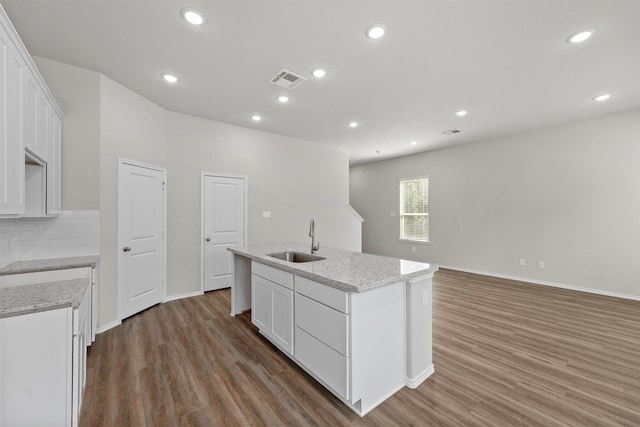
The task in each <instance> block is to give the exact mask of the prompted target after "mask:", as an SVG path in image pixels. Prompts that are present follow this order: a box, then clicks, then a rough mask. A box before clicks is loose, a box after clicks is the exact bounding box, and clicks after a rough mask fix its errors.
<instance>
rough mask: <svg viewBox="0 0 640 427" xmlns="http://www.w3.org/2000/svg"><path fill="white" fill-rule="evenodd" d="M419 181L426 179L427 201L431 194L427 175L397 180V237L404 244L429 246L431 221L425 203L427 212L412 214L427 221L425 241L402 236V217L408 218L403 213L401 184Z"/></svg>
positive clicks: (428, 209)
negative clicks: (424, 217)
mask: <svg viewBox="0 0 640 427" xmlns="http://www.w3.org/2000/svg"><path fill="white" fill-rule="evenodd" d="M419 179H426V180H427V201H428V200H429V195H430V193H431V188H430V187H431V185H430V184H431V179H430V178H429V175H421V176H413V177H408V178H400V179H399V180H398V193H399V197H398V202H399V210H398V217H399V223H398V226H399V229H398V232H399V235H400V237H398V240H399V241H400V242H406V243H418V244H429V243H430V242H431V221H430V219H431V218H430V216H431V215H430V213H431V212H430V211H431V209H430V207H429V204H428V203H427V212H426V213H424V214H412V215H420V216H426V217H427V220H429V223H428V226H427V238H426V239H415V238H410V237H405V236H403V231H404V227H403V224H404V217H405V216H409V215H406V214H405V213H404V192H403V191H402V187H403V184H402V183H403V182H405V181H415V180H419Z"/></svg>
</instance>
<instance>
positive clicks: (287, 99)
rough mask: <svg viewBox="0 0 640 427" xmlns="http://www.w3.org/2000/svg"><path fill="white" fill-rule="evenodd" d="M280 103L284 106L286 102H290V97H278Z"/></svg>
mask: <svg viewBox="0 0 640 427" xmlns="http://www.w3.org/2000/svg"><path fill="white" fill-rule="evenodd" d="M278 101H280V102H282V103H283V104H284V103H285V102H289V97H288V96H285V95H280V96H279V97H278Z"/></svg>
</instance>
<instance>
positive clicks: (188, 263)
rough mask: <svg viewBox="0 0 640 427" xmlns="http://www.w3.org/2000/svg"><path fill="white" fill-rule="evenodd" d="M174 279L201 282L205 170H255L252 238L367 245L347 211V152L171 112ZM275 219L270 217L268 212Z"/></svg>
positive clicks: (178, 283) (193, 286)
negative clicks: (312, 226)
mask: <svg viewBox="0 0 640 427" xmlns="http://www.w3.org/2000/svg"><path fill="white" fill-rule="evenodd" d="M168 132H169V133H168V152H169V171H168V186H169V189H168V206H169V207H168V221H169V236H168V257H169V272H168V283H169V284H170V292H169V293H170V294H183V293H187V292H192V291H196V290H198V289H200V243H201V239H200V180H201V172H202V171H205V172H213V173H226V174H234V175H244V176H247V177H248V206H247V216H248V229H247V232H248V234H247V236H248V241H249V243H250V244H251V243H259V242H266V241H277V240H280V241H282V240H292V241H303V242H306V241H309V242H310V238H309V237H308V233H309V220H310V218H315V221H316V235H317V236H318V239H319V240H320V242H321V244H322V245H327V246H332V247H338V248H344V249H350V250H355V251H358V250H360V224H359V223H357V222H356V221H354V219H353V216H352V215H351V214H350V213H349V212H348V210H347V205H348V203H349V184H348V182H349V158H348V154H347V153H346V152H343V151H341V150H337V149H335V148H331V147H327V146H324V145H320V144H314V143H310V142H307V141H303V140H299V139H295V138H289V137H285V136H282V135H276V134H271V133H267V132H261V131H257V130H253V129H248V128H243V127H239V126H234V125H229V124H226V123H220V122H214V121H211V120H204V119H199V118H196V117H192V116H187V115H183V114H177V113H169V126H168ZM263 211H270V212H271V218H270V219H263V218H262V212H263Z"/></svg>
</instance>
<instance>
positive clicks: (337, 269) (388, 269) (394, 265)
mask: <svg viewBox="0 0 640 427" xmlns="http://www.w3.org/2000/svg"><path fill="white" fill-rule="evenodd" d="M228 250H229V251H231V252H233V253H235V254H237V255H242V256H245V257H247V258H250V259H252V260H254V261H256V262H259V263H261V264H265V265H269V266H272V267H275V268H279V269H281V270H285V271H289V272H291V273H294V274H296V275H298V276H301V277H305V278H307V279H310V280H315V281H317V282H320V283H323V284H325V285H328V286H332V287H334V288H338V289H342V290H344V291H349V292H365V291H368V290H370V289H375V288H379V287H381V286H386V285H390V284H392V283H396V282H399V281H406V280H410V279H413V278H416V277H420V276H425V275H429V274H433V273H434V272H436V271H438V267H437V266H435V265H433V264H427V263H422V262H416V261H408V260H404V259H398V258H390V257H385V256H379V255H371V254H364V253H360V252H349V251H344V250H341V249H333V248H320V250H319V251H317V252H316V253H315V254H316V255H318V256H321V257H325V258H326V259H325V260H321V261H313V262H306V263H292V262H287V261H282V260H279V259H277V258H273V257H270V256H268V255H267V254H270V253H274V252H284V251H291V250H293V251H298V252H305V253H309V250H310V244H303V243H299V242H278V243H265V244H258V245H249V246H248V247H246V248H229V249H228Z"/></svg>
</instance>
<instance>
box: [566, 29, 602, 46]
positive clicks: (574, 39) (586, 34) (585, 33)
mask: <svg viewBox="0 0 640 427" xmlns="http://www.w3.org/2000/svg"><path fill="white" fill-rule="evenodd" d="M595 33H596V29H595V28H587V29H586V30H580V31H578V32H577V33H573V34H571V35H570V36H569V37H568V38H567V43H581V42H583V41H585V40H587V39H588V38H590V37H591V36H593V35H594V34H595Z"/></svg>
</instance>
